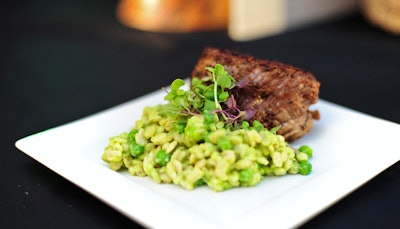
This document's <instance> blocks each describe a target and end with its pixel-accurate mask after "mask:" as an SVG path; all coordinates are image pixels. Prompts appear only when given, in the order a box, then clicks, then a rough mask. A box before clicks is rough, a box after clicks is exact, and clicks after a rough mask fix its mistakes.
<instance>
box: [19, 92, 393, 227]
mask: <svg viewBox="0 0 400 229" xmlns="http://www.w3.org/2000/svg"><path fill="white" fill-rule="evenodd" d="M164 95H165V92H163V91H162V90H159V91H156V92H153V93H151V94H148V95H146V96H143V97H140V98H138V99H135V100H132V101H130V102H127V103H124V104H121V105H118V106H116V107H114V108H111V109H108V110H105V111H102V112H100V113H97V114H94V115H91V116H89V117H86V118H83V119H80V120H77V121H74V122H71V123H68V124H65V125H62V126H59V127H55V128H52V129H49V130H46V131H43V132H40V133H37V134H34V135H31V136H28V137H25V138H23V139H20V140H18V141H17V142H16V146H17V148H18V149H20V150H21V151H23V152H25V153H26V154H27V155H29V156H31V157H32V158H34V159H35V160H37V161H39V162H40V163H42V164H44V165H45V166H47V167H48V168H50V169H51V170H53V171H55V172H56V173H58V174H60V175H61V176H63V177H65V178H66V179H68V180H70V181H71V182H73V183H74V184H76V185H78V186H79V187H81V188H82V189H84V190H86V191H88V192H89V193H91V194H92V195H94V196H96V197H97V198H99V199H100V200H102V201H104V202H106V203H107V204H109V205H110V206H112V207H113V208H115V209H116V210H118V211H120V212H121V213H122V214H125V215H126V216H128V217H130V218H131V219H133V220H135V221H136V222H138V223H140V224H142V225H144V226H146V227H151V228H175V229H178V228H185V229H186V228H191V229H195V228H255V227H258V228H261V227H266V226H268V227H270V228H288V227H295V226H298V225H300V224H301V223H303V222H305V221H307V220H308V219H310V218H311V217H313V216H314V215H316V214H317V213H319V212H321V211H322V210H324V209H326V208H327V207H328V206H330V205H332V204H333V203H334V202H336V201H338V200H339V199H341V198H343V197H344V196H345V195H347V194H349V193H350V192H351V191H353V190H354V189H356V188H357V187H359V186H360V185H362V184H363V183H365V182H366V181H368V180H369V179H371V178H373V177H374V176H376V175H377V174H378V173H380V172H381V171H383V170H384V169H386V168H388V167H389V166H391V165H392V164H394V163H396V162H397V161H398V160H399V159H400V148H398V147H393V144H394V143H395V142H397V141H398V137H399V136H400V125H399V124H396V123H393V122H389V121H385V120H382V119H378V118H375V117H371V116H369V115H366V114H362V113H359V112H357V111H354V110H350V109H347V108H344V107H341V106H338V105H335V104H332V103H330V102H327V101H324V100H320V101H319V102H318V103H317V104H316V105H314V106H313V107H312V109H318V110H319V111H320V113H321V120H320V121H317V122H315V125H314V127H313V129H312V130H311V132H310V133H309V134H307V135H306V136H304V137H303V138H302V139H300V140H298V141H296V142H295V143H293V145H294V146H296V147H297V146H300V145H302V144H307V145H310V146H311V147H312V148H313V149H314V157H313V158H312V159H311V162H312V164H313V171H312V173H311V174H310V175H308V176H302V175H286V176H283V177H268V178H265V179H264V180H263V181H261V183H259V184H258V185H257V186H255V187H252V188H235V189H231V190H228V191H224V192H218V193H217V192H214V191H212V190H211V189H210V188H208V187H207V186H202V187H200V188H197V189H195V190H192V191H187V190H184V189H182V188H180V187H178V186H175V185H172V184H156V183H155V182H153V181H152V180H151V179H150V178H148V177H145V178H143V177H133V176H130V175H129V174H128V173H126V172H115V171H112V170H111V169H109V168H108V165H107V164H106V163H104V162H103V161H102V160H101V155H102V153H103V150H104V148H105V146H106V145H107V144H108V139H109V137H111V136H114V135H117V134H120V133H122V132H125V131H128V130H129V128H130V127H132V126H133V125H134V122H135V120H137V119H139V118H140V116H141V112H142V109H143V107H144V106H146V105H155V104H158V103H160V102H162V101H163V97H164Z"/></svg>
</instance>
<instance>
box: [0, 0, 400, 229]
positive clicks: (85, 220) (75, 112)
mask: <svg viewBox="0 0 400 229" xmlns="http://www.w3.org/2000/svg"><path fill="white" fill-rule="evenodd" d="M23 2H24V1H23ZM23 2H22V3H21V2H19V3H8V4H6V7H3V8H2V9H1V10H0V12H1V14H0V15H1V16H0V17H1V24H0V26H1V27H0V28H1V30H2V35H1V36H0V41H1V42H0V50H1V52H0V53H1V54H0V57H1V63H0V107H1V108H0V116H1V119H0V120H1V123H0V124H1V130H2V131H1V138H0V141H1V146H2V150H1V151H2V152H1V153H0V158H1V161H2V165H1V166H0V179H1V186H0V212H1V214H0V226H6V227H2V228H124V227H132V226H137V224H136V223H135V222H134V221H132V220H131V219H128V218H127V217H125V216H123V215H122V214H120V213H119V212H117V211H116V210H114V209H113V208H111V207H110V206H108V205H106V204H104V203H102V202H101V201H99V200H98V199H96V198H95V197H93V196H91V195H90V194H88V193H87V192H85V191H83V190H82V189H80V188H79V187H77V186H75V185H74V184H72V183H71V182H69V181H67V180H66V179H64V178H62V177H61V176H59V175H58V174H56V173H54V172H52V171H51V170H49V169H47V168H46V167H45V166H43V165H42V164H40V163H39V162H37V161H35V160H33V159H32V158H30V157H28V156H26V155H25V154H23V153H22V152H20V151H19V150H17V149H16V148H15V146H14V143H15V141H16V140H18V139H20V138H22V137H25V136H28V135H30V134H34V133H36V132H39V131H42V130H45V129H48V128H51V127H55V126H58V125H61V124H64V123H68V122H70V121H73V120H76V119H79V118H82V117H85V116H87V115H90V114H93V113H96V112H99V111H102V110H104V109H107V108H110V107H113V106H115V105H118V104H121V103H123V102H126V101H129V100H132V99H134V98H137V97H139V96H141V95H144V94H147V93H149V92H152V91H154V90H158V89H159V88H160V87H161V86H164V85H167V84H169V83H170V82H171V81H172V80H173V79H175V78H177V77H188V76H189V75H190V73H191V70H192V69H193V67H194V65H195V63H196V61H197V59H198V57H199V55H200V53H201V51H202V50H203V48H204V47H205V46H214V47H219V48H227V49H231V50H236V51H239V52H242V53H248V54H251V55H254V56H257V57H260V58H266V59H274V60H279V61H281V62H284V63H287V64H290V65H293V66H296V67H300V68H302V69H304V70H307V71H311V72H312V73H313V74H314V75H315V76H316V77H317V78H318V80H319V81H320V82H321V88H320V98H322V99H324V100H328V101H330V102H334V103H337V104H340V105H343V106H346V107H349V108H352V109H355V110H358V111H361V112H363V113H366V114H370V115H373V116H376V117H379V118H382V119H386V120H389V121H392V122H395V123H400V90H399V86H400V37H396V36H393V35H391V34H388V33H386V32H384V31H381V30H380V29H378V28H376V27H373V26H371V25H370V24H369V23H367V22H366V21H365V20H364V18H363V17H362V15H360V14H354V15H351V16H348V17H345V18H341V19H339V20H335V21H331V22H326V23H324V24H317V25H314V26H310V27H305V28H301V29H296V30H292V31H288V32H286V33H283V34H280V35H276V36H271V37H267V38H263V39H258V40H254V41H249V42H235V41H232V40H231V39H229V37H228V36H227V33H226V31H210V32H196V33H188V34H162V33H152V32H145V31H139V30H135V29H131V28H127V27H125V26H123V25H121V24H120V23H119V22H118V21H117V19H116V17H115V7H116V4H117V3H118V1H116V0H114V1H90V0H84V1H38V2H37V3H32V2H30V1H29V2H25V3H23ZM377 134H385V133H384V132H379V133H377ZM388 144H393V149H394V150H397V151H399V149H398V147H397V145H396V143H395V142H388ZM377 154H379V152H377ZM399 212H400V164H399V162H397V163H395V164H394V165H392V166H391V167H389V168H388V169H386V170H385V171H383V172H382V173H380V174H379V175H377V176H376V177H374V178H373V179H371V180H370V181H369V182H367V183H366V184H364V185H362V186H361V187H360V188H358V189H357V190H355V191H354V192H352V193H351V194H349V195H348V196H346V197H344V198H343V199H341V200H340V201H338V202H337V203H335V204H334V205H332V206H331V207H329V208H328V209H326V210H324V211H323V212H322V213H320V214H318V215H317V216H315V217H314V218H312V219H311V220H309V221H308V222H306V223H305V224H303V225H302V226H301V228H379V227H382V228H399V227H400V221H399V220H398V216H399V214H398V213H399Z"/></svg>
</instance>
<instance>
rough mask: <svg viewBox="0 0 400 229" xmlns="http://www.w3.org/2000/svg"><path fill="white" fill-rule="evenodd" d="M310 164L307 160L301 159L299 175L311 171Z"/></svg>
mask: <svg viewBox="0 0 400 229" xmlns="http://www.w3.org/2000/svg"><path fill="white" fill-rule="evenodd" d="M311 170H312V165H311V163H310V162H309V161H302V162H300V164H299V173H300V174H301V175H308V174H310V173H311Z"/></svg>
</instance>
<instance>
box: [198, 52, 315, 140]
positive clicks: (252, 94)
mask: <svg viewBox="0 0 400 229" xmlns="http://www.w3.org/2000/svg"><path fill="white" fill-rule="evenodd" d="M217 63H218V64H221V65H223V66H224V67H225V70H226V71H228V72H229V74H231V75H232V76H233V78H235V80H236V82H239V84H241V85H245V86H243V87H235V88H234V89H233V91H232V93H233V95H234V96H235V98H236V102H237V106H238V108H239V109H241V110H254V111H255V113H254V115H253V116H252V117H251V119H250V120H249V121H250V122H252V121H254V120H258V121H260V122H261V123H263V124H264V126H265V127H266V128H268V129H270V128H273V127H276V126H278V125H281V128H280V129H279V131H278V134H281V135H283V136H284V137H285V139H286V140H287V141H294V140H296V139H298V138H300V137H302V136H303V135H304V134H306V133H307V132H309V131H310V129H311V127H312V126H313V119H319V112H318V111H310V110H309V106H310V105H311V104H314V103H316V102H317V100H318V94H319V86H320V83H319V82H318V81H317V80H316V79H315V77H314V76H313V75H312V74H311V73H310V72H304V71H302V70H301V69H299V68H295V67H292V66H290V65H286V64H283V63H280V62H277V61H270V60H264V59H257V58H254V57H252V56H250V55H243V54H239V53H236V52H232V51H229V50H225V49H215V48H205V49H204V51H203V53H202V54H201V56H200V58H199V60H198V63H197V65H196V66H195V68H194V70H193V73H192V77H198V78H201V77H205V76H207V75H208V72H207V70H206V67H214V65H215V64H217Z"/></svg>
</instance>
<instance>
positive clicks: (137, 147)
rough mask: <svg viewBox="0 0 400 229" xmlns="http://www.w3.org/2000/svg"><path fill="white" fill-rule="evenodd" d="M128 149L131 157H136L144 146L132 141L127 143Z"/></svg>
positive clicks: (142, 150)
mask: <svg viewBox="0 0 400 229" xmlns="http://www.w3.org/2000/svg"><path fill="white" fill-rule="evenodd" d="M129 151H130V152H131V155H132V156H133V157H138V156H140V155H141V154H142V153H143V152H144V147H143V146H141V145H139V144H137V143H136V142H133V143H131V144H130V145H129Z"/></svg>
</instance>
